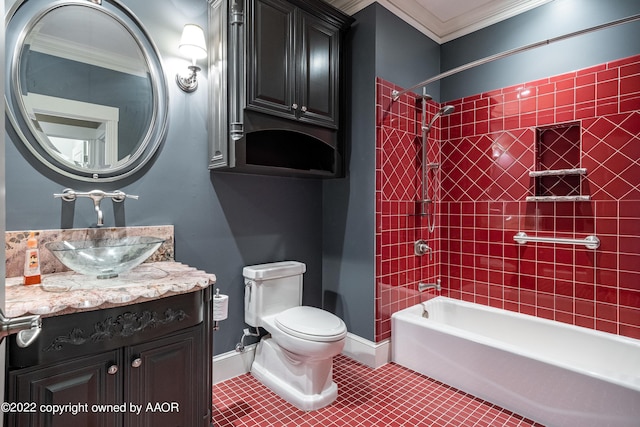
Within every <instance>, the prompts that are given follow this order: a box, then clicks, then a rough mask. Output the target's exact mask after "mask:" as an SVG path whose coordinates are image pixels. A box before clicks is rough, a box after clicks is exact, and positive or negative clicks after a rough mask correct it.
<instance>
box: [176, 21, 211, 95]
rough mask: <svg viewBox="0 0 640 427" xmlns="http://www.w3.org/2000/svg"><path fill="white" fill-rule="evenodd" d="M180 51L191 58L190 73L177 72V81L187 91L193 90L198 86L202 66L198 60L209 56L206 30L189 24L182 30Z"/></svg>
mask: <svg viewBox="0 0 640 427" xmlns="http://www.w3.org/2000/svg"><path fill="white" fill-rule="evenodd" d="M178 49H179V50H180V53H182V54H183V55H184V56H186V57H187V58H189V59H191V61H192V62H191V65H190V66H189V67H188V68H189V74H188V75H187V76H181V75H180V73H178V74H176V83H178V87H179V88H180V89H182V90H183V91H185V92H193V91H195V90H196V89H197V88H198V71H200V70H201V68H200V67H198V66H197V65H196V60H198V59H203V58H206V57H207V45H206V43H205V39H204V31H203V30H202V28H201V27H199V26H197V25H195V24H187V25H185V26H184V29H183V30H182V37H181V38H180V45H179V46H178Z"/></svg>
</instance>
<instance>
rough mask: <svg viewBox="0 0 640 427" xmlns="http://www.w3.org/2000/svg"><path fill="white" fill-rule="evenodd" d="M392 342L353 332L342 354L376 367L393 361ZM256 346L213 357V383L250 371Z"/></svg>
mask: <svg viewBox="0 0 640 427" xmlns="http://www.w3.org/2000/svg"><path fill="white" fill-rule="evenodd" d="M390 343H391V342H390V340H384V341H382V342H379V343H374V342H371V341H369V340H366V339H364V338H361V337H359V336H357V335H354V334H352V333H347V340H346V342H345V344H344V349H343V350H342V354H344V355H345V356H347V357H350V358H352V359H353V360H355V361H357V362H360V363H362V364H363V365H366V366H368V367H370V368H373V369H376V368H379V367H380V366H382V365H384V364H386V363H389V361H391V345H390ZM256 346H257V344H251V345H248V346H246V347H245V351H244V353H238V352H237V351H235V350H234V351H229V352H227V353H222V354H219V355H217V356H215V357H214V358H213V383H214V384H217V383H219V382H222V381H226V380H228V379H231V378H234V377H237V376H238V375H243V374H246V373H247V372H249V371H250V370H251V363H253V358H254V356H255V352H256Z"/></svg>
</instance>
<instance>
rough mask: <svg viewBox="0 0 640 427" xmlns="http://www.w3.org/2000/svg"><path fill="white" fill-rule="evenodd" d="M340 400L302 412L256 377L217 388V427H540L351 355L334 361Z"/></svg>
mask: <svg viewBox="0 0 640 427" xmlns="http://www.w3.org/2000/svg"><path fill="white" fill-rule="evenodd" d="M333 375H334V380H335V381H336V383H337V384H338V398H337V399H336V401H335V402H334V403H333V404H331V405H329V406H327V407H325V408H322V409H320V410H317V411H310V412H305V411H301V410H298V409H296V408H295V407H294V406H292V405H291V404H289V403H287V402H286V401H284V400H282V399H281V398H280V397H278V396H277V395H276V394H275V393H273V392H271V390H269V389H268V388H266V387H265V386H264V385H262V384H261V383H260V382H258V380H256V379H255V378H254V377H252V376H251V374H245V375H241V376H239V377H235V378H232V379H230V380H227V381H224V382H222V383H219V384H216V385H215V386H214V387H213V423H214V425H215V426H216V427H231V426H238V427H239V426H246V427H249V426H253V427H257V426H259V427H269V426H282V427H285V426H286V427H307V426H308V427H310V426H318V427H319V426H322V427H329V426H336V427H347V426H364V427H374V426H376V427H377V426H380V427H399V426H411V427H442V426H450V427H454V426H455V427H465V426H501V427H508V426H512V427H516V426H519V427H534V426H535V427H538V426H541V425H540V424H537V423H535V422H533V421H531V420H528V419H526V418H523V417H521V416H519V415H517V414H514V413H513V412H510V411H507V410H504V409H502V408H500V407H498V406H495V405H492V404H491V403H489V402H486V401H483V400H480V399H478V398H476V397H474V396H471V395H469V394H467V393H463V392H461V391H459V390H457V389H454V388H452V387H449V386H447V385H444V384H442V383H440V382H438V381H435V380H433V379H431V378H428V377H425V376H424V375H420V374H417V373H415V372H413V371H410V370H408V369H406V368H403V367H401V366H398V365H396V364H393V363H388V364H386V365H384V366H382V367H380V368H378V369H375V370H373V369H371V368H368V367H366V366H364V365H361V364H359V363H357V362H355V361H353V360H352V359H349V358H347V357H345V356H342V355H341V356H337V357H336V358H335V360H334V373H333Z"/></svg>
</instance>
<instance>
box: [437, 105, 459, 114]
mask: <svg viewBox="0 0 640 427" xmlns="http://www.w3.org/2000/svg"><path fill="white" fill-rule="evenodd" d="M455 110H456V107H454V106H453V105H445V106H444V107H442V108H441V109H440V111H438V113H440V115H442V116H446V115H447V114H451V113H453V112H454V111H455Z"/></svg>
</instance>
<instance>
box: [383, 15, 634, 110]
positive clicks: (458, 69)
mask: <svg viewBox="0 0 640 427" xmlns="http://www.w3.org/2000/svg"><path fill="white" fill-rule="evenodd" d="M638 20H640V14H637V15H632V16H628V17H626V18H622V19H618V20H615V21H610V22H607V23H605V24H601V25H596V26H593V27H589V28H585V29H583V30H579V31H574V32H572V33H567V34H564V35H562V36H557V37H552V38H550V39H547V40H542V41H539V42H536V43H531V44H528V45H525V46H521V47H518V48H515V49H510V50H506V51H504V52H501V53H497V54H495V55H491V56H487V57H485V58H482V59H478V60H477V61H473V62H469V63H467V64H464V65H461V66H459V67H456V68H453V69H451V70H449V71H445V72H444V73H440V74H438V75H436V76H433V77H431V78H429V79H427V80H425V81H423V82H420V83H418V84H417V85H414V86H411V87H410V88H407V89H404V90H401V91H397V90H394V91H392V92H391V95H392V97H391V99H392V100H393V101H397V100H398V98H400V96H401V95H404V94H405V93H407V92H412V91H414V90H416V89H419V88H421V87H422V88H424V87H425V86H426V85H428V84H429V83H433V82H436V81H438V80H441V79H444V78H445V77H449V76H452V75H454V74H458V73H460V72H462V71H466V70H468V69H470V68H474V67H477V66H479V65H484V64H486V63H488V62H492V61H495V60H498V59H502V58H506V57H507V56H511V55H515V54H516V53H520V52H524V51H527V50H531V49H535V48H538V47H542V46H546V45H549V44H551V43H555V42H559V41H562V40H565V39H569V38H572V37H576V36H581V35H583V34H587V33H591V32H594V31H599V30H602V29H605V28H609V27H614V26H616V25H622V24H626V23H629V22H633V21H638Z"/></svg>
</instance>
